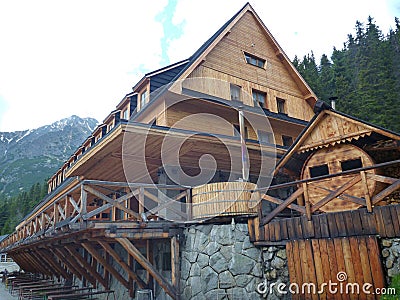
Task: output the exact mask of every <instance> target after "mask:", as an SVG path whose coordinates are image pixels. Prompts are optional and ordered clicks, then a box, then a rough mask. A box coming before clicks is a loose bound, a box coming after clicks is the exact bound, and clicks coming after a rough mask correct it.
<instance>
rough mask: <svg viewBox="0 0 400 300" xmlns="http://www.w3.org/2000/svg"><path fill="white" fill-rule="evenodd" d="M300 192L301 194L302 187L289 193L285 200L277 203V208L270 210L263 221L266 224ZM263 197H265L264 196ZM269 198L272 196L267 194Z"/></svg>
mask: <svg viewBox="0 0 400 300" xmlns="http://www.w3.org/2000/svg"><path fill="white" fill-rule="evenodd" d="M301 194H303V187H300V188H298V189H297V190H296V191H295V192H294V193H293V194H291V195H290V196H289V197H288V198H287V199H286V200H285V201H281V203H280V204H279V205H278V207H277V208H275V209H274V210H273V211H272V212H270V213H269V214H268V215H267V216H266V217H265V218H264V219H263V223H264V224H266V223H268V222H269V221H271V220H272V219H273V218H275V217H276V216H277V215H278V214H279V213H280V212H281V211H282V210H284V209H285V208H287V207H288V206H289V205H290V204H292V203H293V202H294V201H295V200H296V199H297V197H299V196H300V195H301ZM264 196H268V195H264ZM264 196H263V199H266V198H264ZM270 198H273V197H271V196H268V199H266V200H269V199H270Z"/></svg>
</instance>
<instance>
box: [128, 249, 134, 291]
mask: <svg viewBox="0 0 400 300" xmlns="http://www.w3.org/2000/svg"><path fill="white" fill-rule="evenodd" d="M127 261H128V263H127V265H128V267H129V270H133V262H134V260H133V258H132V256H131V255H130V254H128V257H127ZM128 274H129V272H128ZM128 281H129V296H130V297H132V298H133V297H135V282H134V281H133V278H132V276H131V274H129V277H128Z"/></svg>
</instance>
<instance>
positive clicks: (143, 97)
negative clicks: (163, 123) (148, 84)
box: [140, 90, 147, 109]
mask: <svg viewBox="0 0 400 300" xmlns="http://www.w3.org/2000/svg"><path fill="white" fill-rule="evenodd" d="M146 98H147V90H143V91H142V92H141V94H140V109H142V108H143V107H144V105H145V104H146Z"/></svg>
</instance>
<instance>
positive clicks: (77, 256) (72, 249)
mask: <svg viewBox="0 0 400 300" xmlns="http://www.w3.org/2000/svg"><path fill="white" fill-rule="evenodd" d="M65 248H66V249H67V250H68V252H69V253H70V254H71V255H72V256H73V257H74V258H75V259H76V260H77V261H78V262H79V263H80V264H81V266H82V267H83V268H84V269H85V270H86V271H87V272H88V273H89V274H90V275H91V276H93V277H94V278H95V279H96V280H97V282H99V283H100V284H101V285H102V286H104V287H105V288H106V289H108V288H109V286H108V281H107V280H106V279H105V278H103V277H102V276H101V275H100V274H99V273H98V272H97V270H96V269H95V268H93V266H91V265H90V264H89V263H88V262H87V261H86V259H85V257H84V256H82V255H81V254H80V253H79V251H77V250H76V248H75V247H74V246H65Z"/></svg>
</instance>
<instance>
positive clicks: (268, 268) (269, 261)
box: [259, 246, 291, 300]
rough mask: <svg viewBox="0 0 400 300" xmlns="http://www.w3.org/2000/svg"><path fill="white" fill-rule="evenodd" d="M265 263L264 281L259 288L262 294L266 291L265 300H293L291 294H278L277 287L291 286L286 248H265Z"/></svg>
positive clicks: (263, 255) (263, 250)
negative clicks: (282, 284)
mask: <svg viewBox="0 0 400 300" xmlns="http://www.w3.org/2000/svg"><path fill="white" fill-rule="evenodd" d="M262 257H263V262H264V274H265V276H264V281H263V285H260V286H259V290H260V292H262V291H263V289H265V292H264V293H263V297H264V298H265V299H271V300H274V299H291V297H290V295H289V294H286V295H283V294H280V293H278V291H277V286H278V284H280V283H284V284H285V285H286V286H289V284H290V282H289V269H288V265H287V256H286V249H285V246H278V247H274V246H271V247H264V248H263V249H262Z"/></svg>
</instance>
